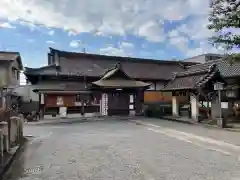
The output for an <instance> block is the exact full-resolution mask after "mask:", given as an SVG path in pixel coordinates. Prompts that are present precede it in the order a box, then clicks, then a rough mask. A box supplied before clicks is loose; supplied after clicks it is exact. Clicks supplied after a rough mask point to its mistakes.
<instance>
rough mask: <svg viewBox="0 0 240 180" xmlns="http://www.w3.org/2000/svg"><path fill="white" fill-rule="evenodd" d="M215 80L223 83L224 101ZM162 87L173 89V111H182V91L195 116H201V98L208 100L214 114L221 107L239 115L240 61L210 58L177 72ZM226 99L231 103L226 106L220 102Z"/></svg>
mask: <svg viewBox="0 0 240 180" xmlns="http://www.w3.org/2000/svg"><path fill="white" fill-rule="evenodd" d="M216 82H220V83H224V84H225V86H224V88H223V90H221V102H219V97H218V92H217V91H216V90H214V84H215V83H216ZM162 91H165V92H166V91H167V92H172V94H173V96H172V114H173V116H179V115H181V114H180V113H179V112H180V108H179V107H180V102H179V94H183V93H184V94H186V95H187V96H186V97H187V98H188V100H187V101H186V102H187V103H188V104H189V105H190V108H191V114H190V116H191V117H192V119H193V120H196V121H198V120H199V115H200V112H199V109H200V107H201V105H200V102H201V101H208V103H209V104H210V108H211V110H210V111H211V118H212V119H217V118H219V116H220V114H221V112H220V109H221V108H222V112H223V113H222V116H223V117H224V118H231V116H233V115H234V116H235V117H236V116H238V118H237V119H239V116H240V62H234V63H231V62H229V61H228V60H226V59H225V58H221V59H218V60H211V61H207V62H205V63H203V64H197V65H192V66H189V67H188V68H186V70H185V71H182V72H179V73H177V74H175V77H174V78H173V80H172V81H170V82H169V83H168V84H167V85H166V86H165V87H164V88H163V89H162ZM223 102H225V103H227V105H228V107H227V108H223V107H222V105H221V104H223ZM221 118H222V117H221Z"/></svg>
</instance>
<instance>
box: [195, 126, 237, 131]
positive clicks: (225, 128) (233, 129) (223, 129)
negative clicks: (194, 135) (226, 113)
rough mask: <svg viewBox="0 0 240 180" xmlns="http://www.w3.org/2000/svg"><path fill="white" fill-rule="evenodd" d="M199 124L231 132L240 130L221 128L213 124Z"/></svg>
mask: <svg viewBox="0 0 240 180" xmlns="http://www.w3.org/2000/svg"><path fill="white" fill-rule="evenodd" d="M198 125H200V126H203V127H205V128H211V129H219V130H224V131H230V132H240V129H234V128H220V127H217V126H212V125H209V124H198Z"/></svg>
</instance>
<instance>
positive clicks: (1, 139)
mask: <svg viewBox="0 0 240 180" xmlns="http://www.w3.org/2000/svg"><path fill="white" fill-rule="evenodd" d="M0 133H1V134H0V141H1V142H0V143H1V165H3V161H4V155H3V151H4V143H3V141H4V138H3V132H2V130H1V132H0Z"/></svg>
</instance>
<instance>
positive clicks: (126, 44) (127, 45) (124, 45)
mask: <svg viewBox="0 0 240 180" xmlns="http://www.w3.org/2000/svg"><path fill="white" fill-rule="evenodd" d="M119 46H120V47H121V48H123V49H133V48H134V44H133V43H131V42H126V41H123V42H121V43H120V44H119Z"/></svg>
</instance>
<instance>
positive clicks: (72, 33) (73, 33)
mask: <svg viewBox="0 0 240 180" xmlns="http://www.w3.org/2000/svg"><path fill="white" fill-rule="evenodd" d="M77 34H78V33H77V32H75V31H73V30H69V31H68V36H76V35H77Z"/></svg>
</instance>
